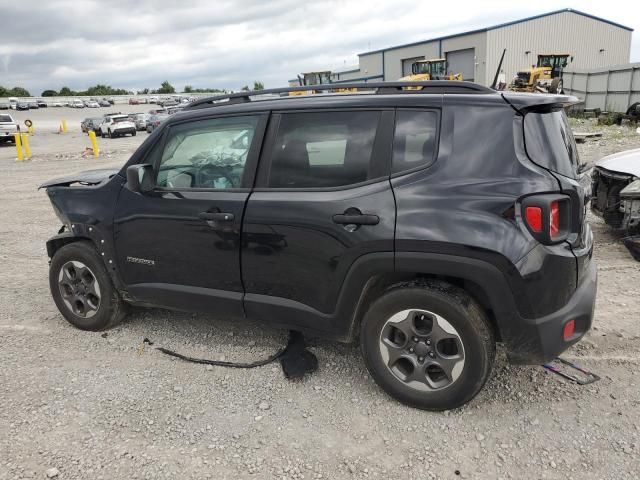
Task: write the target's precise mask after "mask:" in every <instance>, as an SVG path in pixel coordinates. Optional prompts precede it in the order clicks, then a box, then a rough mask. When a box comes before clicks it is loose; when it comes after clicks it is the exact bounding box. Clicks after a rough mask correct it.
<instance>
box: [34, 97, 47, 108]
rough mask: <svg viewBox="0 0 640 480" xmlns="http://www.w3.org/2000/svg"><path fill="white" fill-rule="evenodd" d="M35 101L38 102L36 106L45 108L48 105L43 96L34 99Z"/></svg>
mask: <svg viewBox="0 0 640 480" xmlns="http://www.w3.org/2000/svg"><path fill="white" fill-rule="evenodd" d="M36 103H37V104H38V107H40V108H47V107H48V106H49V105H48V104H47V102H45V101H44V98H38V99H36Z"/></svg>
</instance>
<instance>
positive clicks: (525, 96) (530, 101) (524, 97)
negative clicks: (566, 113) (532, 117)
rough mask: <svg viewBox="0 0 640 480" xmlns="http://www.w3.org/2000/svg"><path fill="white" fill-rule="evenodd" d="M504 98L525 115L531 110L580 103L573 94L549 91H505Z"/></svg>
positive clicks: (564, 106) (549, 108)
mask: <svg viewBox="0 0 640 480" xmlns="http://www.w3.org/2000/svg"><path fill="white" fill-rule="evenodd" d="M502 98H503V99H504V101H505V102H507V103H508V104H509V105H510V106H511V107H512V108H513V109H514V110H515V111H516V112H518V113H520V114H521V115H524V114H525V113H527V112H529V111H531V110H552V109H556V108H566V107H570V106H571V105H575V104H577V103H580V102H581V100H580V99H579V98H577V97H574V96H573V95H552V94H548V93H521V92H504V93H502Z"/></svg>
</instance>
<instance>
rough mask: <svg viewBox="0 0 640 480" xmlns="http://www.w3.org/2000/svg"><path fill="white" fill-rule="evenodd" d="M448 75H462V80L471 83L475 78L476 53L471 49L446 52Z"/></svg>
mask: <svg viewBox="0 0 640 480" xmlns="http://www.w3.org/2000/svg"><path fill="white" fill-rule="evenodd" d="M447 62H448V64H447V71H448V73H452V74H455V73H462V78H463V79H464V80H468V81H470V82H473V80H474V77H475V70H476V69H475V64H476V52H475V49H473V48H467V49H465V50H454V51H453V52H447Z"/></svg>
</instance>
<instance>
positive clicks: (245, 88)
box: [240, 85, 249, 92]
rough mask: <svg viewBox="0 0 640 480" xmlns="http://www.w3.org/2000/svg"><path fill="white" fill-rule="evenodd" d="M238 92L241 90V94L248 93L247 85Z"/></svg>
mask: <svg viewBox="0 0 640 480" xmlns="http://www.w3.org/2000/svg"><path fill="white" fill-rule="evenodd" d="M240 90H242V91H243V92H248V91H249V87H248V86H247V85H245V86H244V87H242V88H241V89H240Z"/></svg>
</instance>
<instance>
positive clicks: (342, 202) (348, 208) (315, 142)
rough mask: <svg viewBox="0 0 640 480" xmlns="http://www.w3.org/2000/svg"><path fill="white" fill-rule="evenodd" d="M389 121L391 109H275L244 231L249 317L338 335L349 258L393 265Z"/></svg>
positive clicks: (349, 298) (352, 301) (348, 298)
mask: <svg viewBox="0 0 640 480" xmlns="http://www.w3.org/2000/svg"><path fill="white" fill-rule="evenodd" d="M392 128H393V112H391V111H381V110H352V111H345V110H342V111H341V110H338V111H307V112H296V113H282V114H277V115H273V117H272V121H271V122H270V128H269V134H268V139H267V141H266V142H265V149H264V151H263V154H262V157H261V160H260V170H259V174H258V181H257V184H256V188H255V189H254V192H253V193H252V194H251V197H250V199H249V201H248V203H247V210H246V213H245V222H244V226H243V233H242V274H243V281H244V285H245V289H246V294H245V302H244V304H245V311H246V313H247V315H248V316H249V317H253V318H257V319H265V320H270V321H274V322H280V323H284V324H287V325H293V326H300V327H301V328H306V329H309V330H316V331H319V332H322V333H324V334H329V335H334V336H342V335H343V334H344V332H342V331H341V329H342V327H344V326H345V325H346V324H347V322H346V320H347V319H346V318H343V316H345V315H348V314H349V313H350V312H352V309H353V308H355V305H356V304H357V302H358V299H359V296H360V294H361V291H362V290H361V289H360V290H358V291H350V292H347V294H346V295H345V290H344V289H343V285H344V283H345V278H346V277H347V276H348V275H349V273H350V272H351V271H352V268H353V267H354V265H355V263H356V262H358V261H362V260H363V259H365V257H366V256H367V254H370V253H374V252H375V254H376V255H379V254H381V253H382V255H381V256H382V257H384V260H382V263H385V262H386V264H385V265H383V264H381V263H379V264H378V268H380V269H386V270H388V271H392V270H393V237H394V223H395V203H394V198H393V193H392V191H391V188H390V184H389V157H390V146H391V137H392V132H391V131H392ZM384 252H387V253H386V255H385V254H384ZM345 302H346V303H345ZM345 312H347V313H345Z"/></svg>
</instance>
